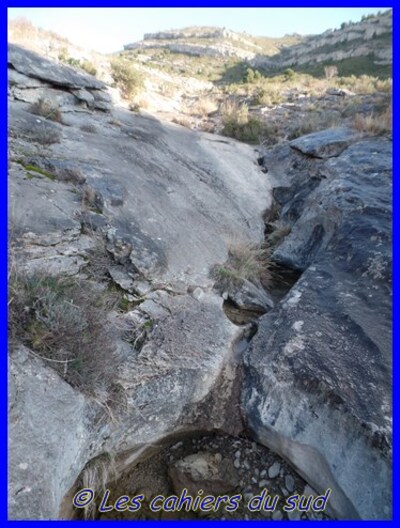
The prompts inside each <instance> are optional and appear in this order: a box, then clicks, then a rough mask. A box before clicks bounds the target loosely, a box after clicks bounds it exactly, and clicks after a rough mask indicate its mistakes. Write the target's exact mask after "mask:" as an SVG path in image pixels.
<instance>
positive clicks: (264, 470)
mask: <svg viewBox="0 0 400 528" xmlns="http://www.w3.org/2000/svg"><path fill="white" fill-rule="evenodd" d="M266 474H267V470H266V469H263V470H262V471H261V473H260V477H265V475H266Z"/></svg>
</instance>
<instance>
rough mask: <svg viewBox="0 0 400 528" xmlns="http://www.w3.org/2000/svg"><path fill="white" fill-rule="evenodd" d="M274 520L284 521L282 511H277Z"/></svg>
mask: <svg viewBox="0 0 400 528" xmlns="http://www.w3.org/2000/svg"><path fill="white" fill-rule="evenodd" d="M272 518H273V520H274V521H280V520H281V519H283V513H282V512H281V510H275V511H274V513H273V514H272Z"/></svg>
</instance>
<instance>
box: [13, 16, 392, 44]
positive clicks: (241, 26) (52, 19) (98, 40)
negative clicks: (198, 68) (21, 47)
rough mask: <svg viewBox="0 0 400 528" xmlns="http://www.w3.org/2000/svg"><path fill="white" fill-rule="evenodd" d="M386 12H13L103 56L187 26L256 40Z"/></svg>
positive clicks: (317, 30)
mask: <svg viewBox="0 0 400 528" xmlns="http://www.w3.org/2000/svg"><path fill="white" fill-rule="evenodd" d="M379 10H384V8H382V7H381V8H378V7H377V8H361V7H360V8H311V7H310V8H227V7H225V8H171V7H166V8H94V7H89V8H32V7H30V8H9V9H8V13H9V14H8V16H9V18H10V19H13V18H16V17H19V16H23V17H25V18H28V19H29V20H31V22H33V23H34V24H35V25H37V26H40V27H43V28H45V29H50V30H53V31H55V32H56V33H59V34H60V35H63V36H65V37H67V38H68V39H69V40H70V41H71V42H73V43H74V44H77V45H81V46H84V47H86V48H91V49H94V50H97V51H100V52H104V53H107V52H113V51H118V50H120V49H122V47H123V45H124V44H127V43H129V42H134V41H136V40H141V39H142V37H143V33H150V32H155V31H159V30H163V29H176V28H181V27H187V26H193V25H197V26H200V25H201V26H221V27H226V28H228V29H232V30H234V31H243V32H244V31H245V32H247V33H250V34H252V35H257V36H267V37H281V36H283V35H284V34H287V33H300V34H301V35H307V34H315V33H322V32H323V31H325V30H326V29H330V28H335V27H339V26H340V24H341V23H342V22H347V21H349V20H351V21H353V22H357V21H358V20H360V19H361V17H362V15H364V14H369V13H376V12H377V11H379Z"/></svg>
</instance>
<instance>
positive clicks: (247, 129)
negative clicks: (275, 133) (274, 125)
mask: <svg viewBox="0 0 400 528" xmlns="http://www.w3.org/2000/svg"><path fill="white" fill-rule="evenodd" d="M263 132H264V127H263V122H262V121H261V119H259V118H258V117H250V118H249V119H248V121H247V122H246V123H239V122H237V121H236V122H235V121H230V122H228V123H226V124H225V126H224V128H223V130H222V134H223V135H224V136H227V137H232V138H235V139H238V140H239V141H244V142H245V143H260V142H261V139H262V136H263Z"/></svg>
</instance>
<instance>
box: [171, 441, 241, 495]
mask: <svg viewBox="0 0 400 528" xmlns="http://www.w3.org/2000/svg"><path fill="white" fill-rule="evenodd" d="M169 476H170V479H171V482H172V487H173V489H174V491H175V493H176V494H177V495H180V494H181V493H182V491H183V489H184V488H186V489H187V491H188V494H189V495H191V496H192V497H196V496H197V494H198V492H199V490H203V492H204V495H213V496H218V495H225V494H229V493H232V492H233V491H235V488H236V487H237V485H238V480H239V478H238V474H237V472H236V471H235V468H234V467H233V464H232V462H231V461H230V460H229V459H227V458H224V457H223V456H222V455H221V454H220V453H209V452H200V453H195V454H193V455H189V456H187V457H185V458H183V459H181V460H178V462H176V463H175V464H174V465H173V466H172V467H171V468H170V469H169Z"/></svg>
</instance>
